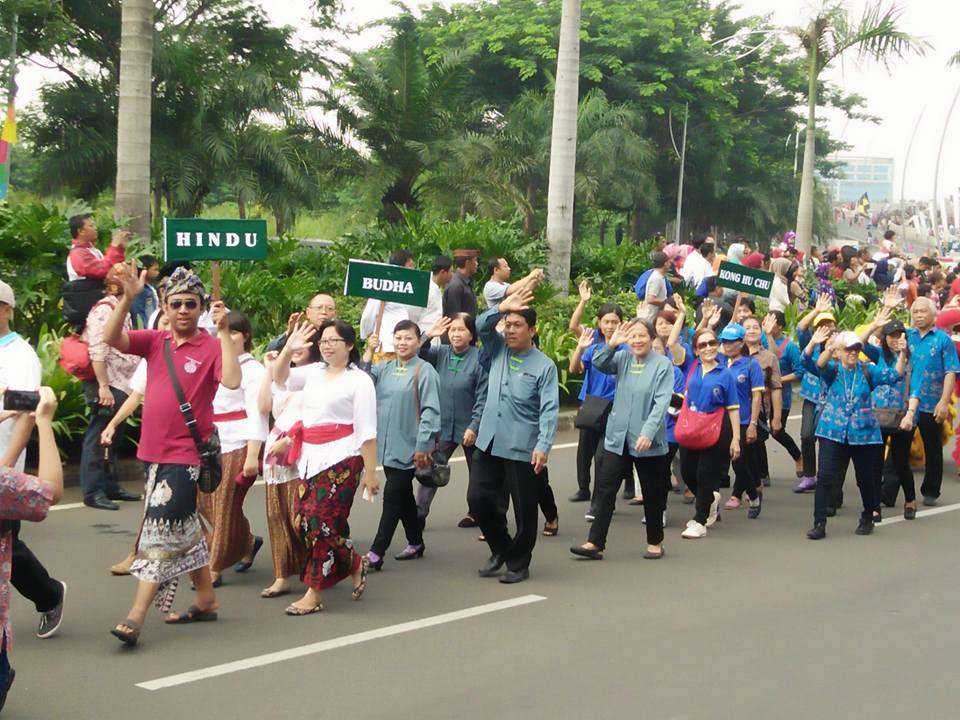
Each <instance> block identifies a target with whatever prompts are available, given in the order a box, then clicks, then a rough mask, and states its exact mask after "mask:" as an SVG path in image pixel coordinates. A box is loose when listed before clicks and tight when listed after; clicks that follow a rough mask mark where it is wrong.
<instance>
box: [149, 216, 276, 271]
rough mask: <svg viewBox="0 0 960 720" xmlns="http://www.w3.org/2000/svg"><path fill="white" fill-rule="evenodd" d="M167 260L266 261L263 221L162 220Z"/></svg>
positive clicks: (265, 226)
mask: <svg viewBox="0 0 960 720" xmlns="http://www.w3.org/2000/svg"><path fill="white" fill-rule="evenodd" d="M163 240H164V242H163V250H164V259H166V260H168V261H169V260H266V259H267V221H266V220H206V219H204V220H201V219H199V218H167V219H166V220H164V221H163Z"/></svg>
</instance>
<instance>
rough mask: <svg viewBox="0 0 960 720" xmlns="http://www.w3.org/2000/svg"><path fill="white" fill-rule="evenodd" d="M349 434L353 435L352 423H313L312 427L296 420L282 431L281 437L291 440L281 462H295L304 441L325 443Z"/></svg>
mask: <svg viewBox="0 0 960 720" xmlns="http://www.w3.org/2000/svg"><path fill="white" fill-rule="evenodd" d="M351 435H353V425H314V426H313V427H304V426H303V423H302V422H299V421H298V422H296V423H294V425H293V427H291V428H290V429H289V430H287V431H286V432H285V433H283V437H288V438H291V439H292V440H293V443H292V444H291V445H290V450H288V451H287V457H286V458H285V459H284V463H283V464H284V465H294V464H296V462H297V460H299V459H300V454H301V452H302V451H303V444H304V443H309V444H310V445H325V444H327V443H331V442H333V441H335V440H342V439H343V438H345V437H350V436H351Z"/></svg>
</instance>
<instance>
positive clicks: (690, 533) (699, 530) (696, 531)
mask: <svg viewBox="0 0 960 720" xmlns="http://www.w3.org/2000/svg"><path fill="white" fill-rule="evenodd" d="M690 523H691V524H690V525H687V529H686V530H684V531H683V532H682V533H680V537H682V538H686V539H687V540H698V539H700V538H702V537H706V536H707V529H706V528H705V527H704V526H703V525H701V524H700V523H698V522H696V521H694V520H691V521H690Z"/></svg>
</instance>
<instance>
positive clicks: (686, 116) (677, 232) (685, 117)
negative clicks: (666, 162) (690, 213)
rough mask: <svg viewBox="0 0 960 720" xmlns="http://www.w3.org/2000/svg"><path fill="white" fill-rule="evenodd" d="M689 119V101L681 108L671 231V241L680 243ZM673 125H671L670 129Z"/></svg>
mask: <svg viewBox="0 0 960 720" xmlns="http://www.w3.org/2000/svg"><path fill="white" fill-rule="evenodd" d="M688 120H690V103H687V104H686V105H685V106H684V109H683V139H682V140H681V141H680V180H679V182H678V183H677V225H676V227H675V228H674V232H673V241H674V242H675V243H676V244H677V245H679V244H680V216H681V214H682V212H683V173H684V170H685V169H686V165H687V121H688ZM672 128H673V126H672V125H671V129H672Z"/></svg>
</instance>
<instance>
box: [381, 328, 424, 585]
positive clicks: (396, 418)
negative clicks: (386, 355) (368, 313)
mask: <svg viewBox="0 0 960 720" xmlns="http://www.w3.org/2000/svg"><path fill="white" fill-rule="evenodd" d="M379 343H380V338H379V337H377V336H376V335H370V336H369V337H368V338H367V349H366V352H365V353H364V355H363V367H364V368H365V369H367V370H368V372H369V373H370V376H371V377H372V378H373V382H374V384H375V385H376V388H377V427H378V428H379V431H378V432H377V459H378V460H379V461H380V464H381V465H383V474H384V475H386V477H387V482H386V485H385V486H384V489H383V511H382V513H381V515H380V527H379V528H378V529H377V536H376V537H375V538H374V539H373V545H372V546H371V547H370V552H368V553H367V559H368V560H369V562H370V566H371V567H373V568H374V569H376V570H379V569H380V568H382V567H383V556H384V555H385V554H386V552H387V548H388V547H390V542H391V541H392V540H393V534H394V533H395V532H396V530H397V525H398V524H399V523H402V524H403V530H404V533H405V534H406V536H407V545H406V547H405V548H404V549H403V550H402V551H401V552H400V554H399V555H397V556H396V557H395V559H396V560H413V559H415V558H420V557H423V552H424V550H425V549H426V548H425V547H424V544H423V531H422V530H421V529H420V521H419V520H418V519H417V501H416V499H415V498H414V497H413V478H414V475H415V474H416V471H417V470H418V469H427V468H429V467H430V465H431V463H432V460H431V458H430V453H431V452H433V450H434V447H435V445H436V437H437V434H438V433H439V432H440V382H439V380H438V378H437V371H436V370H434V369H433V366H432V365H431V364H430V363H428V362H426V361H425V360H421V359H420V358H419V357H418V356H417V353H418V352H419V350H420V328H418V327H417V325H416V323H414V322H412V321H410V320H401V321H400V322H398V323H397V324H396V326H395V327H394V329H393V346H394V352H395V353H396V355H397V357H396V359H395V360H388V361H387V362H383V363H379V364H378V365H371V364H370V361H371V360H372V358H373V352H374V349H375V348H376V347H377V346H378V345H379Z"/></svg>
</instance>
